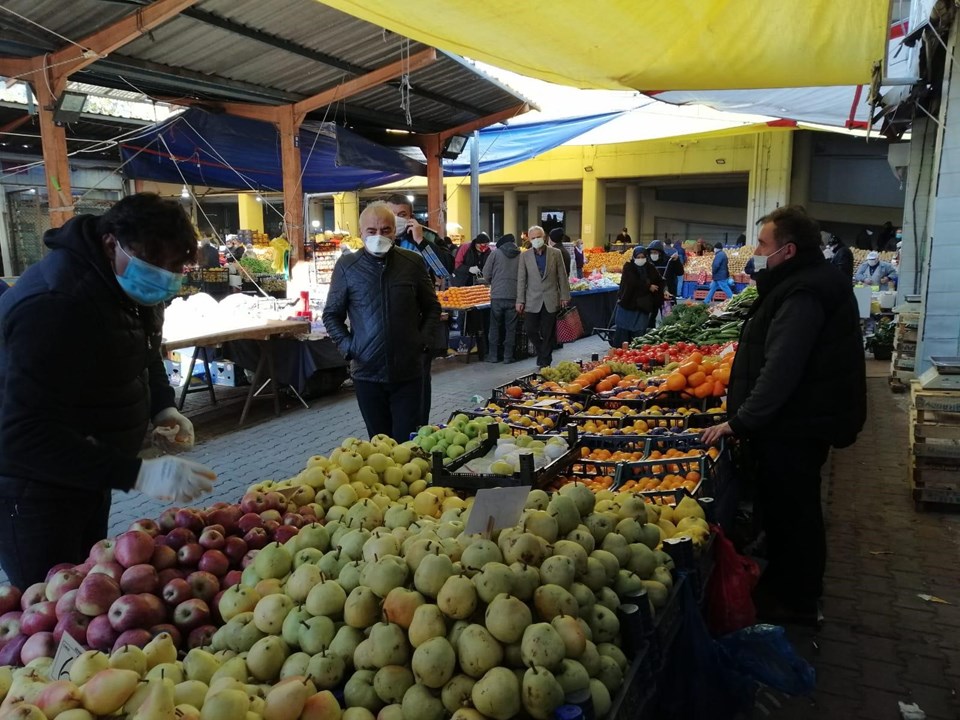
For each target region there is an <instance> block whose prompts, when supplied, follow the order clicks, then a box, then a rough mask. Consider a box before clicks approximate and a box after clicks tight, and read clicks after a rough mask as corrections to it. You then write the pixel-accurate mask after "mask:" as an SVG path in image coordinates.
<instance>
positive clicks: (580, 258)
mask: <svg viewBox="0 0 960 720" xmlns="http://www.w3.org/2000/svg"><path fill="white" fill-rule="evenodd" d="M586 260H587V259H586V257H585V256H584V254H583V240H582V239H581V238H577V241H576V242H575V243H574V244H573V266H574V267H575V268H576V269H577V277H578V278H582V277H583V266H584V265H585V264H586Z"/></svg>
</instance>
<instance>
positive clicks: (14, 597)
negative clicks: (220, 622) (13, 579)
mask: <svg viewBox="0 0 960 720" xmlns="http://www.w3.org/2000/svg"><path fill="white" fill-rule="evenodd" d="M244 552H246V550H244ZM22 595H23V593H21V592H20V588H18V587H17V586H15V585H0V615H5V614H6V613H8V612H10V611H11V610H16V609H17V608H19V607H20V598H21V597H22Z"/></svg>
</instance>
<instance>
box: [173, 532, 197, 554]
mask: <svg viewBox="0 0 960 720" xmlns="http://www.w3.org/2000/svg"><path fill="white" fill-rule="evenodd" d="M196 541H197V536H196V535H194V534H193V531H192V530H188V529H187V528H182V527H177V528H174V529H173V530H171V531H170V532H168V533H167V539H166V542H167V545H168V546H170V547H172V548H173V549H174V550H179V549H180V548H182V547H183V546H184V545H187V544H189V543H193V542H196Z"/></svg>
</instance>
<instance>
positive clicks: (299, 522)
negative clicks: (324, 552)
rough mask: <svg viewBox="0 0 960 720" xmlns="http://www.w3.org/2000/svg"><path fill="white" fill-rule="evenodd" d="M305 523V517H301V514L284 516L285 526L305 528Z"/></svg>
mask: <svg viewBox="0 0 960 720" xmlns="http://www.w3.org/2000/svg"><path fill="white" fill-rule="evenodd" d="M304 523H305V520H304V519H303V515H300V514H299V513H295V512H288V513H286V514H284V516H283V524H284V525H293V527H296V528H299V527H303V525H304Z"/></svg>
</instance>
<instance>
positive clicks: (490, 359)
mask: <svg viewBox="0 0 960 720" xmlns="http://www.w3.org/2000/svg"><path fill="white" fill-rule="evenodd" d="M484 362H488V363H498V362H500V361H499V360H497V358H495V357H488V358H487V359H486V360H485V361H484Z"/></svg>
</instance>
